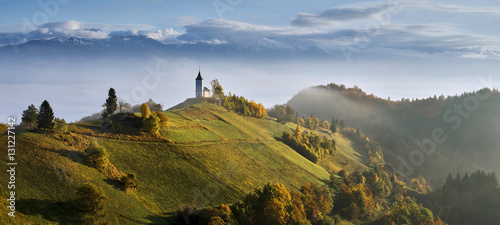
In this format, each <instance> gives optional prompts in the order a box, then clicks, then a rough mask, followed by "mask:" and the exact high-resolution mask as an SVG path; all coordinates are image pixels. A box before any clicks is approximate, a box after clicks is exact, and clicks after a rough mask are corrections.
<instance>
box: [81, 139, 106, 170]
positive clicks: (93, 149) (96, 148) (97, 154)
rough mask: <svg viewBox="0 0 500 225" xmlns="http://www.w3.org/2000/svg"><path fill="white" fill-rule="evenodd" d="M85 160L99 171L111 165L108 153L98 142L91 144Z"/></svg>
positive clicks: (86, 151)
mask: <svg viewBox="0 0 500 225" xmlns="http://www.w3.org/2000/svg"><path fill="white" fill-rule="evenodd" d="M85 159H86V160H87V162H89V163H90V164H92V165H94V166H95V167H96V168H98V169H104V168H106V167H107V166H108V164H109V159H108V152H107V151H106V149H105V148H104V147H102V146H100V145H99V144H97V143H96V142H93V143H92V144H90V146H89V147H88V148H87V149H86V150H85Z"/></svg>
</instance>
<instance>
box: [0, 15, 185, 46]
mask: <svg viewBox="0 0 500 225" xmlns="http://www.w3.org/2000/svg"><path fill="white" fill-rule="evenodd" d="M154 29H155V27H154V26H152V25H147V24H100V23H85V22H81V21H74V20H70V21H64V22H54V23H46V24H43V25H41V26H39V27H37V28H36V29H34V30H32V31H30V32H28V33H21V32H8V33H0V46H4V45H17V44H22V43H25V42H28V41H31V40H47V39H53V38H66V37H77V38H84V39H105V38H109V37H110V36H137V35H144V36H146V37H149V38H151V39H154V40H157V41H160V42H164V43H171V42H176V41H177V37H178V36H179V35H180V33H178V32H177V31H175V30H173V29H172V28H166V29H163V30H154Z"/></svg>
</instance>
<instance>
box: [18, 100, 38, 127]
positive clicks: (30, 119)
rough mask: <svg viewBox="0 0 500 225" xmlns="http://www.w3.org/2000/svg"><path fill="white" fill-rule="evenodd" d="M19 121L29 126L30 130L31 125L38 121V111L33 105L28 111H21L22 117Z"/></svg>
mask: <svg viewBox="0 0 500 225" xmlns="http://www.w3.org/2000/svg"><path fill="white" fill-rule="evenodd" d="M21 119H22V121H23V122H24V123H27V124H29V126H30V129H31V125H32V124H33V123H36V122H37V121H38V110H37V109H36V107H35V106H34V105H33V104H31V105H30V106H28V109H26V110H24V111H23V117H22V118H21Z"/></svg>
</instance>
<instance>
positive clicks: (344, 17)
mask: <svg viewBox="0 0 500 225" xmlns="http://www.w3.org/2000/svg"><path fill="white" fill-rule="evenodd" d="M388 7H389V5H387V4H383V5H376V6H372V7H365V8H363V7H352V8H333V9H328V10H325V11H323V12H321V13H319V14H311V13H299V14H298V15H297V17H296V18H295V20H293V21H292V22H291V24H292V25H294V26H300V27H311V26H312V27H317V26H327V25H332V24H338V23H341V22H343V21H351V20H363V19H370V18H372V17H373V16H375V15H377V14H379V13H380V12H382V11H383V10H386V9H387V8H388Z"/></svg>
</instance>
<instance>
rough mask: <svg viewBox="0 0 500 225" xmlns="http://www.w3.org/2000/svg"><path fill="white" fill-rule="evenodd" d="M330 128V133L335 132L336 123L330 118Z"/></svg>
mask: <svg viewBox="0 0 500 225" xmlns="http://www.w3.org/2000/svg"><path fill="white" fill-rule="evenodd" d="M330 130H331V131H332V133H335V132H337V123H336V122H335V120H334V119H332V124H330Z"/></svg>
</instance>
